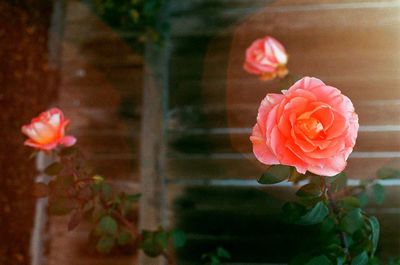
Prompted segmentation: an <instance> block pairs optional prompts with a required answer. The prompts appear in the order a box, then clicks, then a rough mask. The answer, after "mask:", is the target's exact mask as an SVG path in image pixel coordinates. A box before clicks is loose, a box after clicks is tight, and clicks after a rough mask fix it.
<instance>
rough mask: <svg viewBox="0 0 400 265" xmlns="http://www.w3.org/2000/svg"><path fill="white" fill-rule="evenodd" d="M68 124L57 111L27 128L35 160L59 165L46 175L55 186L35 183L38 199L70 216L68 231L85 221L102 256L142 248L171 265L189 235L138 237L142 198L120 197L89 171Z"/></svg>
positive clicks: (158, 233) (141, 234)
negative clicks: (40, 158)
mask: <svg viewBox="0 0 400 265" xmlns="http://www.w3.org/2000/svg"><path fill="white" fill-rule="evenodd" d="M68 123H69V120H66V119H64V115H63V113H62V111H61V110H59V109H55V108H54V109H51V110H49V111H46V112H43V113H41V114H40V115H39V116H38V117H37V118H34V119H32V121H31V123H30V124H29V125H25V126H23V127H22V132H23V133H24V134H26V135H27V136H28V137H29V139H28V140H27V141H25V144H26V145H28V146H31V147H33V148H35V149H36V151H35V154H37V152H44V153H45V154H46V155H49V156H51V157H52V158H53V160H54V162H53V163H52V164H50V165H49V166H47V167H46V168H45V169H44V173H45V174H46V175H48V176H51V179H50V181H49V182H48V183H45V182H40V183H36V184H35V185H34V189H33V195H34V196H36V197H38V198H40V197H48V199H49V212H50V214H55V215H65V214H69V215H70V217H69V222H68V230H73V229H74V228H76V227H77V226H78V225H79V223H80V222H81V221H82V220H83V219H86V220H88V221H91V222H92V223H93V228H92V231H91V232H90V237H89V238H90V242H92V243H93V244H94V245H95V248H96V250H97V251H98V252H100V253H110V252H111V251H112V250H113V249H117V248H122V249H126V248H130V249H134V248H140V249H142V250H143V252H144V253H145V254H146V255H148V256H150V257H157V256H159V255H162V256H164V257H165V258H166V259H167V260H168V261H169V263H170V264H171V254H169V253H168V249H169V246H170V245H172V246H174V247H176V248H177V247H181V246H183V245H184V244H185V240H186V237H185V234H184V233H183V232H182V231H179V230H165V229H164V228H162V227H159V228H158V229H157V230H154V231H148V230H145V231H139V230H138V228H137V226H136V224H135V220H136V216H135V211H134V209H135V208H134V207H135V203H137V202H138V200H139V199H140V193H126V192H123V191H120V190H118V189H117V188H116V187H114V186H113V185H112V183H110V182H108V181H106V180H105V179H104V177H102V176H100V175H96V174H93V173H92V172H91V171H90V170H88V167H86V165H85V161H84V157H83V155H82V153H81V152H80V151H79V149H78V148H77V147H75V146H74V145H75V142H76V139H75V138H74V137H73V136H65V130H66V126H67V125H68Z"/></svg>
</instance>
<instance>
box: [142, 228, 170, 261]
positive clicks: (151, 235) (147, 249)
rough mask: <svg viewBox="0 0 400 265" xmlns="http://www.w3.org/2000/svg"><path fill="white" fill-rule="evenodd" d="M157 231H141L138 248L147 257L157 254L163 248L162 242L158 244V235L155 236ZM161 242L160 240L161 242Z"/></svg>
mask: <svg viewBox="0 0 400 265" xmlns="http://www.w3.org/2000/svg"><path fill="white" fill-rule="evenodd" d="M157 232H158V231H155V232H154V231H148V230H143V231H142V241H141V242H140V248H141V249H142V250H143V252H144V253H145V254H146V255H147V256H149V257H157V256H159V255H160V254H161V253H162V252H163V250H164V247H163V244H160V242H159V241H160V237H159V236H158V237H157ZM161 243H162V242H161Z"/></svg>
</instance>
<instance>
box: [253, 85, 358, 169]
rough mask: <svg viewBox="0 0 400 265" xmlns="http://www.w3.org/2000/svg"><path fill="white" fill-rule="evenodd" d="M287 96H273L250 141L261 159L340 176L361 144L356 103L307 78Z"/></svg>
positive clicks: (286, 92) (267, 100)
mask: <svg viewBox="0 0 400 265" xmlns="http://www.w3.org/2000/svg"><path fill="white" fill-rule="evenodd" d="M282 93H283V94H268V95H267V96H266V97H265V98H264V99H263V101H262V102H261V105H260V108H259V109H258V115H257V124H256V125H255V126H254V128H253V133H252V135H251V137H250V140H251V142H252V143H253V152H254V154H255V156H256V157H257V159H258V160H259V161H260V162H262V163H264V164H267V165H274V164H283V165H289V166H294V167H295V168H296V170H297V171H298V172H300V173H305V172H306V171H310V172H312V173H314V174H317V175H322V176H334V175H336V174H338V173H340V172H341V171H343V170H344V168H345V167H346V160H347V158H348V157H349V155H350V153H351V152H352V151H353V147H354V145H355V142H356V138H357V132H358V127H359V125H358V116H357V114H356V113H355V112H354V107H353V104H352V102H351V101H350V99H349V98H348V97H346V96H344V95H343V94H341V92H340V90H338V89H337V88H334V87H331V86H327V85H325V84H324V83H323V82H322V81H321V80H319V79H317V78H313V77H311V78H310V77H304V78H303V79H301V80H299V81H297V82H296V83H295V84H294V85H293V86H292V87H290V88H289V89H288V90H283V91H282Z"/></svg>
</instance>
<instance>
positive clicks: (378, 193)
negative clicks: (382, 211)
mask: <svg viewBox="0 0 400 265" xmlns="http://www.w3.org/2000/svg"><path fill="white" fill-rule="evenodd" d="M372 192H373V194H374V199H375V202H376V204H382V203H383V202H384V201H385V188H384V187H383V186H382V185H381V184H379V183H375V184H374V185H373V186H372Z"/></svg>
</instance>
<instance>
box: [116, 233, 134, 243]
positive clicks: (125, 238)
mask: <svg viewBox="0 0 400 265" xmlns="http://www.w3.org/2000/svg"><path fill="white" fill-rule="evenodd" d="M132 240H133V238H132V235H131V233H128V232H126V231H123V232H121V233H120V234H119V235H118V238H117V243H118V245H120V246H124V245H126V244H129V243H130V242H132Z"/></svg>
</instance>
